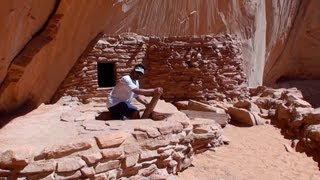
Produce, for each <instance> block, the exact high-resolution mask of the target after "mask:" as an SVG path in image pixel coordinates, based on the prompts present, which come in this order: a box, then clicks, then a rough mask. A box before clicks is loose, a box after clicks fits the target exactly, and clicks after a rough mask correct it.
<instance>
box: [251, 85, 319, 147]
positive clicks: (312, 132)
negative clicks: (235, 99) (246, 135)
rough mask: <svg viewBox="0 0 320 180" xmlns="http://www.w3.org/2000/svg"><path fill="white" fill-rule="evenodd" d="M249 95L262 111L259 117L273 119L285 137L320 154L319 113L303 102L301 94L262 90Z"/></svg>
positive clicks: (254, 90) (261, 88)
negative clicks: (297, 141)
mask: <svg viewBox="0 0 320 180" xmlns="http://www.w3.org/2000/svg"><path fill="white" fill-rule="evenodd" d="M250 93H251V97H252V100H251V102H252V103H254V104H256V105H257V106H258V107H259V108H260V113H258V114H259V116H260V117H263V118H268V119H271V120H272V122H273V123H274V124H276V125H278V126H279V127H280V128H281V129H283V130H284V131H285V134H286V135H288V136H289V137H291V138H292V139H297V140H299V142H300V143H301V145H303V146H304V147H303V148H306V149H311V150H314V151H316V152H319V150H320V128H319V127H320V111H319V109H314V108H313V107H312V106H311V105H310V104H309V103H308V102H307V101H305V100H303V96H302V94H301V92H300V91H299V90H297V89H296V88H290V89H284V88H281V89H272V88H267V87H264V86H259V87H257V88H252V89H250ZM255 109H256V108H255Z"/></svg>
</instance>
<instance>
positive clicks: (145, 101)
mask: <svg viewBox="0 0 320 180" xmlns="http://www.w3.org/2000/svg"><path fill="white" fill-rule="evenodd" d="M136 100H137V101H138V102H140V103H141V104H143V105H144V106H147V105H148V104H149V102H148V101H147V100H145V99H144V98H141V96H137V97H136Z"/></svg>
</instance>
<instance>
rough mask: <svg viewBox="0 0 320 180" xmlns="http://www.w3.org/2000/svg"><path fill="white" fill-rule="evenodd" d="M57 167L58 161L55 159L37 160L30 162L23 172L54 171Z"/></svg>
mask: <svg viewBox="0 0 320 180" xmlns="http://www.w3.org/2000/svg"><path fill="white" fill-rule="evenodd" d="M55 169H56V162H55V161H53V160H48V161H47V160H44V161H35V162H32V163H30V164H28V165H27V166H26V167H25V168H23V170H22V171H21V173H23V174H24V173H26V174H28V173H29V174H31V173H41V172H53V171H54V170H55Z"/></svg>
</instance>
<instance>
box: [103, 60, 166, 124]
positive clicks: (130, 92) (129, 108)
mask: <svg viewBox="0 0 320 180" xmlns="http://www.w3.org/2000/svg"><path fill="white" fill-rule="evenodd" d="M144 72H145V67H144V66H143V64H138V65H136V66H134V68H133V70H132V71H131V72H130V74H129V75H125V76H123V77H122V78H121V79H120V80H119V82H118V83H117V84H116V85H115V87H114V88H113V89H112V91H111V92H110V94H109V96H108V98H107V107H108V109H109V112H111V117H112V119H122V120H125V119H139V118H140V115H139V111H138V109H137V107H135V106H134V105H132V104H131V101H132V99H133V98H136V100H137V101H138V102H140V103H141V104H143V105H145V106H147V105H148V102H147V101H146V100H145V99H143V98H142V97H141V96H140V95H144V96H153V95H157V94H162V93H163V89H162V88H161V87H157V88H154V89H142V88H140V87H139V79H141V78H142V76H143V75H144Z"/></svg>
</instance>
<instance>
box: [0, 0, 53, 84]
mask: <svg viewBox="0 0 320 180" xmlns="http://www.w3.org/2000/svg"><path fill="white" fill-rule="evenodd" d="M55 3H56V2H55V0H48V1H42V0H27V1H20V0H10V1H1V2H0V24H1V28H0V39H1V41H0V84H1V82H2V81H3V79H4V78H5V76H6V74H7V70H8V68H9V66H10V63H11V61H12V60H13V59H14V58H15V57H16V56H17V55H18V53H19V52H20V51H21V50H22V49H23V48H24V47H25V45H26V44H27V43H28V41H30V40H31V39H32V37H33V36H34V35H35V33H37V32H38V31H39V30H40V29H41V27H42V26H43V25H44V24H45V22H46V21H47V19H48V17H49V15H50V13H52V11H53V10H54V7H55ZM40 7H41V8H40Z"/></svg>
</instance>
